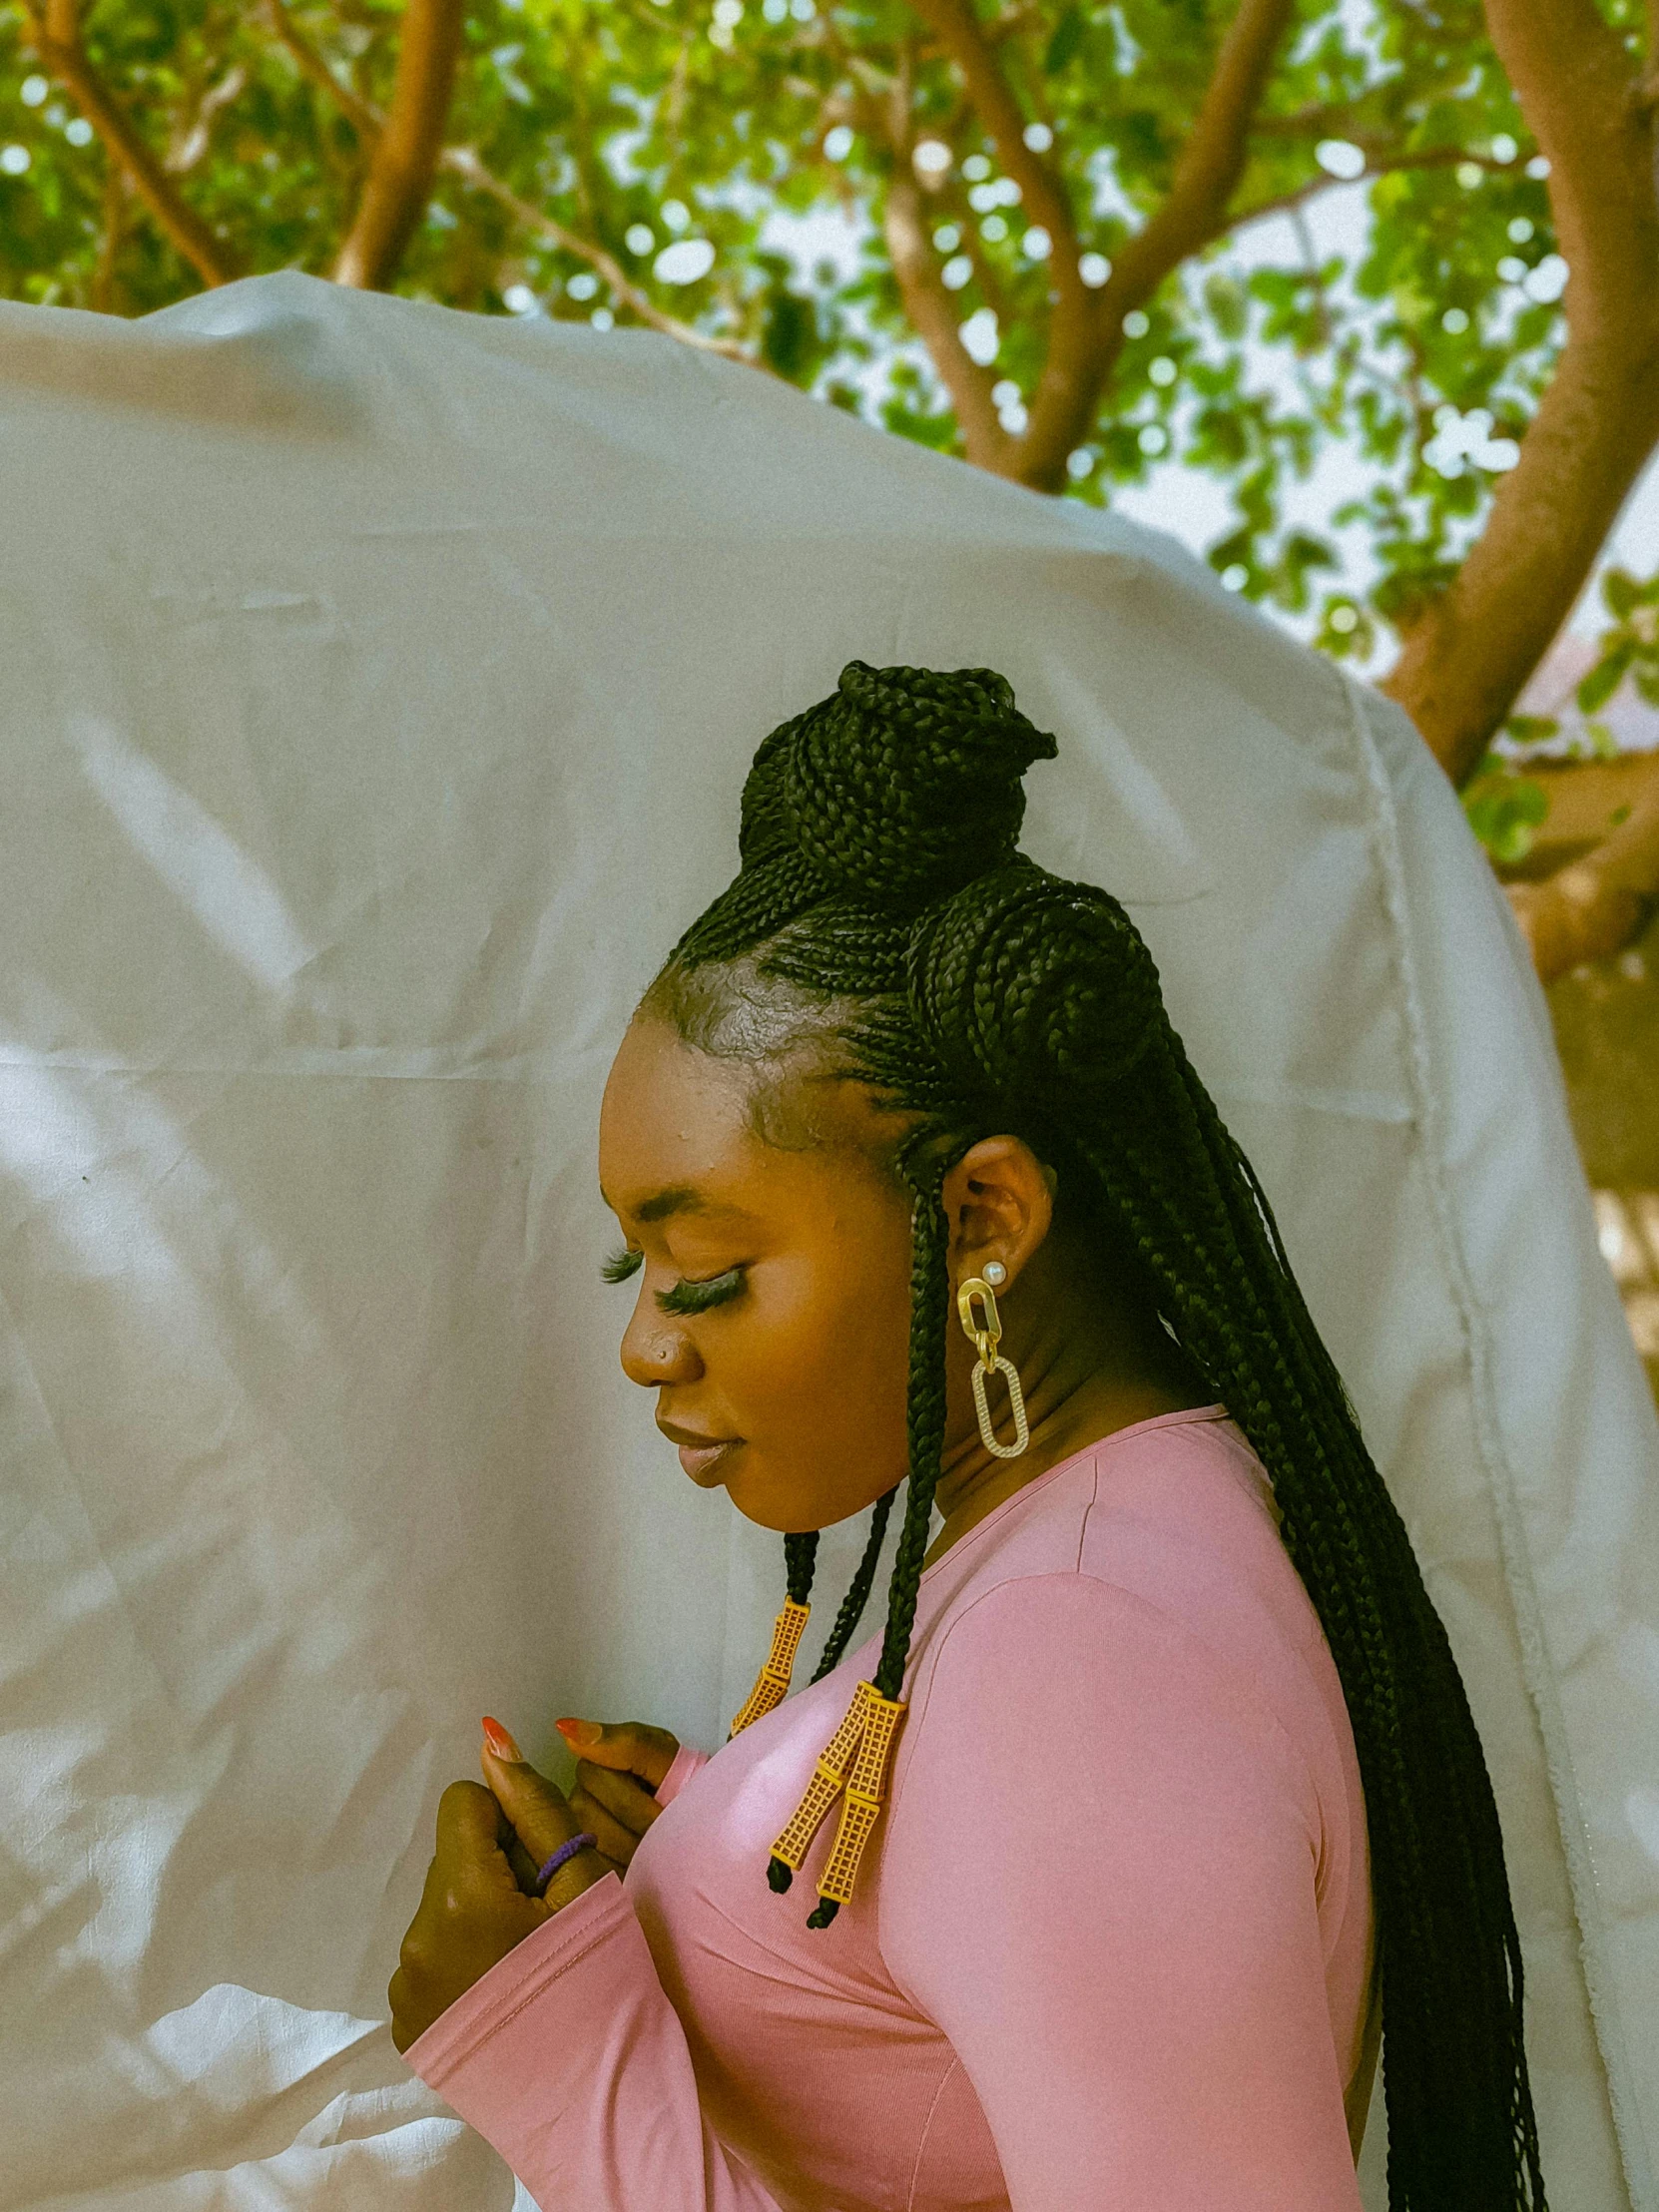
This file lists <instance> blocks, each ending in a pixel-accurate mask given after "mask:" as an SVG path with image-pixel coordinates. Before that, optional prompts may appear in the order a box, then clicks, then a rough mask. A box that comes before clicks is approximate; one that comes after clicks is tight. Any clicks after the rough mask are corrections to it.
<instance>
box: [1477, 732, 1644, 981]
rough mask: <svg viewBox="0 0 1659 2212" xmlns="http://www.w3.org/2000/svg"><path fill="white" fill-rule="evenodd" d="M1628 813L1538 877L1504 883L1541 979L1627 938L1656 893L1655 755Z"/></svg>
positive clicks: (1553, 976)
mask: <svg viewBox="0 0 1659 2212" xmlns="http://www.w3.org/2000/svg"><path fill="white" fill-rule="evenodd" d="M1653 772H1654V773H1653V775H1652V778H1651V780H1650V782H1649V783H1648V785H1647V788H1646V790H1645V792H1644V793H1643V795H1642V797H1641V798H1640V799H1639V800H1637V802H1636V803H1635V805H1634V806H1633V808H1632V809H1631V812H1630V815H1629V818H1628V820H1627V821H1625V822H1624V823H1623V825H1622V826H1621V827H1620V828H1619V829H1617V830H1614V831H1613V833H1612V835H1611V836H1609V837H1604V838H1603V839H1602V841H1601V843H1600V844H1598V845H1597V846H1596V847H1595V849H1594V850H1593V851H1591V852H1587V853H1585V855H1584V857H1583V858H1582V859H1581V860H1574V861H1572V862H1571V863H1570V864H1569V865H1568V866H1566V867H1564V868H1560V869H1558V870H1557V871H1556V873H1555V874H1554V875H1551V876H1547V877H1546V878H1545V880H1544V881H1543V882H1541V883H1509V884H1506V885H1505V886H1504V888H1505V890H1506V892H1507V894H1508V898H1509V903H1510V905H1511V906H1512V907H1513V908H1514V912H1515V919H1516V920H1517V921H1518V922H1519V923H1520V926H1521V931H1522V933H1523V935H1524V936H1525V938H1526V941H1527V944H1528V945H1529V946H1530V948H1531V952H1532V962H1533V965H1534V967H1536V969H1537V971H1538V977H1539V980H1540V981H1541V982H1544V983H1553V982H1554V981H1555V979H1556V977H1557V976H1561V975H1565V974H1566V973H1567V972H1568V970H1569V969H1571V968H1575V967H1577V966H1578V964H1579V963H1580V961H1583V960H1601V959H1606V958H1607V956H1608V955H1609V954H1610V953H1614V952H1617V951H1618V949H1619V947H1620V946H1621V945H1624V944H1627V943H1628V942H1629V941H1630V939H1631V937H1633V936H1634V935H1635V933H1636V931H1637V929H1638V928H1640V926H1641V924H1642V922H1643V920H1644V918H1645V916H1646V914H1647V912H1648V909H1649V907H1650V906H1651V904H1652V902H1653V900H1654V899H1655V898H1656V897H1659V754H1656V755H1655V756H1654V757H1653Z"/></svg>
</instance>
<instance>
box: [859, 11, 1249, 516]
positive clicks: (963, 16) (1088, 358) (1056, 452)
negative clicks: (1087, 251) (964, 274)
mask: <svg viewBox="0 0 1659 2212" xmlns="http://www.w3.org/2000/svg"><path fill="white" fill-rule="evenodd" d="M1247 4H1248V0H1247ZM910 6H911V8H912V9H913V10H914V12H915V13H916V14H917V15H919V16H920V17H921V19H922V21H923V22H924V23H925V24H926V25H927V27H928V29H929V30H930V31H931V32H932V33H933V35H934V37H935V38H936V39H937V40H938V41H939V43H940V45H941V46H942V47H943V49H944V51H945V52H946V53H947V54H948V55H949V57H950V59H951V60H952V61H953V62H954V63H955V65H956V69H957V71H958V73H959V75H960V77H961V80H962V84H963V87H964V89H965V91H966V93H967V97H968V103H969V105H970V106H971V107H972V109H973V112H974V113H975V115H977V117H978V118H979V121H980V123H981V124H982V125H983V126H984V129H985V131H986V132H987V134H988V135H989V137H990V140H991V143H992V145H993V146H994V147H995V148H996V153H997V159H998V161H999V162H1000V163H1001V165H1002V167H1003V169H1004V171H1005V172H1006V173H1007V175H1008V176H1009V177H1011V178H1012V179H1013V181H1014V183H1015V184H1016V185H1018V187H1019V190H1020V206H1021V208H1022V209H1023V210H1024V212H1025V214H1026V215H1027V216H1028V217H1029V218H1030V220H1031V221H1032V222H1033V223H1034V224H1036V225H1038V226H1039V227H1040V228H1041V229H1042V230H1044V231H1046V232H1047V233H1048V238H1049V255H1050V258H1049V263H1048V267H1049V269H1050V271H1051V272H1052V280H1053V291H1052V298H1053V305H1054V311H1053V313H1052V314H1051V316H1050V317H1049V325H1048V344H1047V346H1046V347H1045V349H1044V353H1043V367H1042V374H1041V376H1039V378H1038V379H1037V388H1036V390H1035V391H1034V392H1033V393H1032V395H1031V408H1030V414H1029V417H1028V423H1027V428H1026V430H1025V432H1024V434H1023V436H1021V437H1019V438H1010V437H1009V436H1008V435H1007V433H1006V432H1005V431H1004V430H1003V429H1002V427H1001V425H1000V423H998V422H996V420H995V418H994V415H993V413H992V409H991V405H990V379H989V377H988V376H986V375H985V373H984V371H983V370H980V369H978V368H977V367H976V366H975V364H973V363H972V362H971V361H967V357H966V355H965V354H964V355H963V356H962V358H963V361H964V362H966V366H967V369H968V370H970V371H971V375H965V374H964V372H963V369H962V366H961V365H960V364H957V363H952V364H951V366H950V368H949V370H948V371H947V369H946V364H945V361H944V359H943V358H942V357H941V355H940V353H939V351H938V348H937V346H936V345H935V343H934V340H933V338H932V337H931V336H930V335H929V334H928V328H924V327H923V326H922V324H921V323H919V322H918V323H917V328H918V329H920V330H921V332H922V336H923V338H924V339H925V341H926V344H927V348H928V351H929V352H930V353H932V355H933V359H934V364H935V366H936V367H937V368H938V370H939V374H940V376H941V377H942V378H943V380H944V382H945V385H946V388H947V389H948V390H949V391H950V394H951V397H952V399H953V400H954V399H955V397H956V386H957V384H962V385H964V386H966V387H968V388H970V389H977V391H978V394H979V396H978V398H977V401H976V404H975V407H974V414H973V418H972V420H971V422H970V421H968V420H965V419H964V418H963V416H962V413H961V408H960V404H958V406H957V420H958V422H960V423H961V427H962V436H963V441H964V443H965V445H966V447H967V451H968V457H969V459H970V460H972V459H978V460H981V465H982V466H984V467H987V468H995V469H996V470H997V472H998V473H999V474H1002V475H1014V476H1018V477H1019V478H1020V479H1021V481H1023V482H1025V483H1028V484H1036V485H1040V486H1041V487H1042V488H1044V489H1052V488H1053V487H1054V486H1055V485H1056V484H1058V483H1061V482H1063V481H1064V470H1065V463H1066V455H1067V454H1068V453H1069V452H1070V451H1071V449H1072V447H1073V446H1074V445H1075V444H1076V443H1077V441H1078V438H1079V437H1080V435H1081V434H1082V427H1083V425H1084V424H1086V423H1087V422H1088V421H1089V420H1090V419H1092V417H1093V414H1094V409H1095V407H1096V405H1097V404H1098V402H1099V397H1100V387H1101V384H1102V382H1103V381H1104V378H1105V373H1106V369H1107V367H1108V366H1109V365H1110V361H1111V359H1112V358H1113V357H1114V356H1115V353H1116V350H1117V346H1116V342H1114V343H1113V345H1112V346H1111V348H1110V350H1109V351H1107V350H1105V349H1103V348H1102V346H1101V344H1100V327H1099V317H1098V313H1097V301H1096V297H1095V294H1094V293H1093V292H1091V291H1090V290H1089V289H1088V287H1087V286H1086V285H1085V284H1084V282H1083V279H1082V277H1081V276H1080V275H1079V274H1078V267H1077V264H1078V240H1077V224H1076V221H1075V219H1074V217H1073V215H1072V210H1071V202H1070V199H1069V198H1068V196H1067V193H1066V190H1065V187H1064V185H1063V184H1062V182H1061V180H1060V178H1059V175H1058V174H1057V172H1056V171H1054V170H1053V169H1051V168H1050V167H1049V165H1048V164H1047V163H1046V162H1044V161H1042V160H1041V159H1039V157H1038V156H1037V155H1036V154H1034V153H1033V152H1032V151H1031V149H1030V148H1029V147H1028V146H1027V145H1026V143H1025V117H1024V113H1023V111H1022V110H1021V108H1020V104H1019V102H1018V101H1017V100H1016V99H1015V97H1014V93H1013V89H1012V87H1011V86H1010V85H1009V83H1008V80H1007V78H1006V77H1005V76H1004V75H1003V72H1002V64H1001V62H1000V61H999V59H998V58H997V55H996V54H995V53H994V52H993V50H992V47H991V43H990V41H989V40H988V39H987V38H986V36H985V28H984V26H983V25H982V24H981V23H980V21H979V18H978V16H977V15H976V14H975V13H974V10H973V6H972V0H910ZM907 105H908V104H907V103H906V107H907ZM908 121H909V119H908V114H906V117H905V136H906V142H907V140H908ZM907 169H908V163H907V161H906V170H907ZM911 189H912V190H913V188H911ZM898 218H899V227H900V231H901V233H902V232H903V230H904V228H905V226H904V210H903V208H902V206H901V207H900V208H899V210H898ZM918 229H919V227H918ZM888 250H889V252H891V253H892V254H893V262H894V267H895V269H896V267H897V261H898V255H897V251H896V249H895V248H894V247H893V224H892V215H891V212H890V195H889V218H888ZM923 272H924V273H925V274H923ZM936 282H937V277H936V275H935V273H934V271H933V266H932V262H931V259H930V258H929V257H928V255H927V252H926V243H925V239H924V238H923V239H922V241H921V252H920V267H919V268H918V270H917V273H916V276H915V278H914V283H913V288H914V292H915V296H916V299H917V303H918V307H919V310H920V312H921V313H923V314H924V315H925V316H926V317H927V320H928V327H929V328H930V327H931V326H932V325H933V324H934V323H936V321H937V319H938V308H937V302H936V301H935V300H934V299H933V298H932V297H931V295H930V294H931V287H932V285H933V284H936ZM903 288H904V287H903V285H902V284H901V285H900V289H901V290H903ZM947 296H948V295H947V294H944V293H942V292H941V293H940V294H939V297H940V298H941V299H942V298H946V297H947ZM908 304H909V301H908V296H907V297H906V305H907V306H908ZM911 319H912V320H915V315H914V313H912V316H911ZM947 319H948V321H949V326H950V333H951V336H952V337H954V336H955V321H954V317H953V316H950V317H947ZM957 342H958V346H959V344H960V341H959V340H958V341H957ZM981 456H983V458H981Z"/></svg>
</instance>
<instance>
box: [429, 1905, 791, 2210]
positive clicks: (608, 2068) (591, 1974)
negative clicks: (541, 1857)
mask: <svg viewBox="0 0 1659 2212" xmlns="http://www.w3.org/2000/svg"><path fill="white" fill-rule="evenodd" d="M404 2058H405V2060H406V2062H407V2063H408V2065H409V2066H411V2067H412V2068H413V2070H414V2071H415V2072H416V2073H417V2074H418V2075H419V2076H420V2078H421V2080H422V2081H424V2082H425V2083H426V2084H427V2085H428V2086H429V2087H430V2088H433V2089H435V2090H436V2091H437V2092H438V2094H439V2096H441V2097H442V2098H443V2099H444V2100H445V2102H446V2103H448V2104H449V2105H450V2106H452V2107H453V2109H454V2110H455V2111H456V2112H458V2113H459V2114H460V2116H461V2118H462V2119H463V2120H465V2121H466V2122H467V2123H468V2125H469V2126H471V2127H473V2128H476V2129H477V2131H478V2133H479V2134H480V2135H482V2136H483V2137H484V2139H485V2141H486V2142H488V2143H491V2144H492V2145H493V2146H494V2147H495V2149H496V2150H498V2151H499V2152H500V2153H501V2156H502V2157H503V2158H504V2159H505V2160H506V2161H507V2164H508V2165H509V2166H510V2167H511V2168H512V2170H513V2172H514V2173H515V2174H516V2175H517V2176H518V2178H519V2180H520V2181H522V2182H523V2184H524V2186H525V2188H526V2189H528V2190H529V2192H530V2194H531V2196H532V2197H534V2199H535V2201H536V2203H537V2204H538V2205H539V2206H540V2207H541V2212H640V2207H641V2206H643V2205H661V2206H664V2207H667V2206H670V2205H672V2206H673V2207H674V2212H778V2204H777V2200H776V2199H775V2198H774V2197H772V2196H771V2195H769V2194H768V2192H767V2191H766V2190H765V2189H763V2188H762V2187H761V2185H760V2183H759V2182H758V2181H757V2180H756V2179H755V2177H754V2176H753V2175H752V2174H751V2173H750V2171H749V2169H748V2168H747V2167H746V2166H744V2165H742V2164H741V2163H740V2162H739V2161H738V2160H737V2159H735V2158H733V2157H732V2156H731V2154H730V2153H729V2152H728V2151H726V2150H724V2149H723V2148H722V2146H721V2145H720V2144H719V2143H718V2142H717V2141H716V2140H715V2138H714V2136H713V2135H712V2134H711V2133H710V2131H709V2128H708V2125H707V2123H706V2122H705V2120H704V2118H703V2113H702V2109H701V2107H700V2105H699V2103H698V2095H697V2081H696V2077H695V2076H694V2074H693V2072H692V2063H691V2054H690V2052H689V2051H688V2049H687V2047H686V2037H685V2031H684V2029H683V2028H682V2027H681V2025H680V2019H679V2015H678V2014H677V2013H676V2011H675V2010H674V2007H673V2006H672V2005H671V2004H670V2003H669V2001H668V1998H667V1996H666V1995H665V1994H664V1993H663V1986H662V1983H661V1982H660V1981H659V1980H658V1978H657V1969H656V1966H655V1965H654V1963H653V1962H652V1957H651V1952H650V1949H649V1948H648V1946H647V1944H646V1940H645V1935H644V1932H643V1931H642V1929H641V1928H640V1924H639V1922H638V1921H637V1920H636V1919H635V1917H634V1908H633V1905H632V1904H631V1902H630V1901H629V1899H628V1897H627V1895H626V1893H625V1891H624V1889H623V1886H622V1884H621V1882H620V1881H619V1880H618V1879H617V1877H616V1876H615V1875H614V1874H608V1875H606V1876H605V1878H604V1879H603V1881H600V1882H596V1883H595V1884H594V1885H593V1887H592V1888H591V1889H588V1890H584V1891H583V1892H582V1894H581V1895H580V1897H578V1898H575V1899H574V1900H573V1901H572V1902H571V1903H570V1904H569V1905H567V1906H566V1907H565V1909H564V1911H563V1912H562V1913H555V1914H554V1916H553V1918H552V1919H551V1920H550V1921H548V1922H547V1923H546V1924H545V1926H543V1927H541V1928H538V1929H537V1931H536V1933H535V1934H534V1935H533V1936H526V1937H525V1939H524V1941H523V1942H522V1943H520V1944H519V1945H518V1947H517V1949H516V1950H511V1951H509V1952H508V1953H507V1955H506V1957H505V1958H503V1959H502V1960H500V1962H499V1963H498V1964H497V1965H494V1966H492V1967H491V1968H490V1970H489V1972H488V1973H487V1974H485V1975H484V1977H483V1978H482V1980H480V1981H475V1982H474V1983H473V1985H472V1987H471V1988H470V1989H468V1990H467V1992H466V1994H465V1995H464V1996H462V1997H458V1998H457V1999H456V2000H455V2002H454V2003H453V2004H452V2005H451V2006H450V2007H449V2009H448V2011H447V2012H444V2013H441V2014H440V2015H439V2016H438V2018H437V2019H435V2020H434V2021H433V2022H432V2024H431V2026H430V2027H429V2028H428V2029H427V2030H426V2032H425V2034H424V2035H422V2036H420V2037H419V2038H418V2039H417V2040H416V2041H415V2042H413V2043H411V2044H410V2045H409V2048H408V2049H407V2051H405V2053H404Z"/></svg>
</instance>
